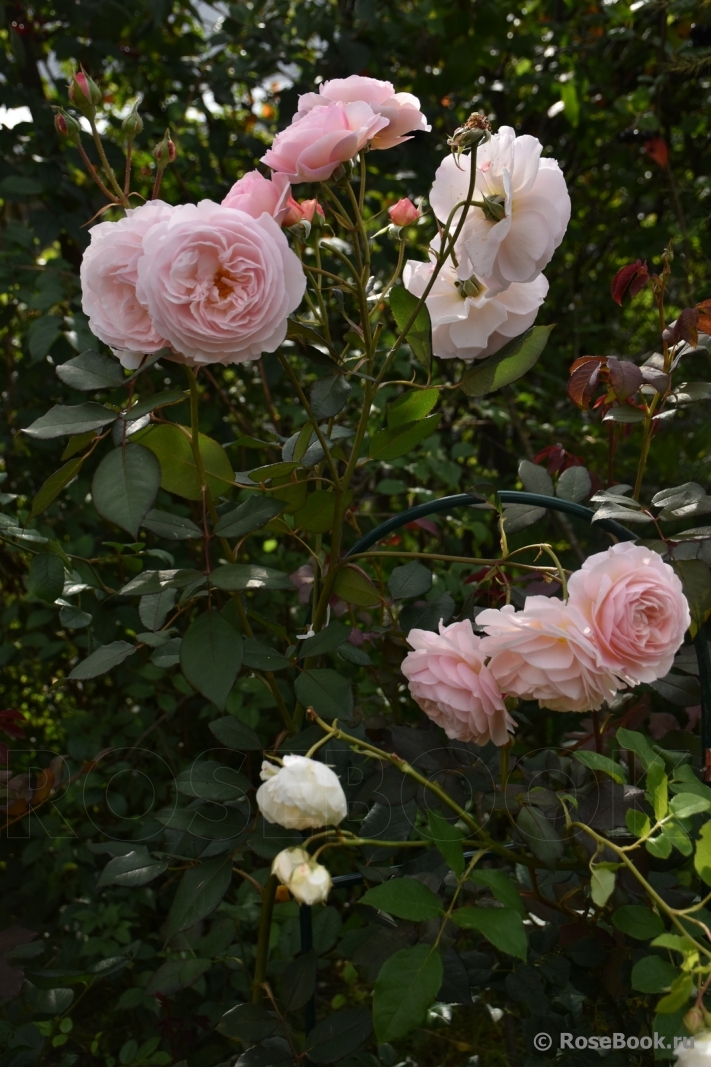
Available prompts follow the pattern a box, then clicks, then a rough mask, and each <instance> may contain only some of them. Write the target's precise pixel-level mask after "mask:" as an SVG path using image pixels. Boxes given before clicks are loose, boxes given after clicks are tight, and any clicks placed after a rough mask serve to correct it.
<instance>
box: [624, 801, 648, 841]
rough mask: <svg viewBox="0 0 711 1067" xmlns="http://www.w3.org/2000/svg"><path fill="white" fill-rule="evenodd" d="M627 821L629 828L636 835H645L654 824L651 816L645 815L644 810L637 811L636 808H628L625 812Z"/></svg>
mask: <svg viewBox="0 0 711 1067" xmlns="http://www.w3.org/2000/svg"><path fill="white" fill-rule="evenodd" d="M625 822H626V824H627V829H628V830H629V832H630V833H631V834H634V836H635V837H645V836H646V835H647V834H648V833H649V831H650V829H651V827H652V824H651V822H650V821H649V816H648V815H645V814H644V812H643V811H636V810H635V808H628V809H627V811H626V812H625Z"/></svg>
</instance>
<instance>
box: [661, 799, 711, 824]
mask: <svg viewBox="0 0 711 1067" xmlns="http://www.w3.org/2000/svg"><path fill="white" fill-rule="evenodd" d="M669 806H670V808H671V810H672V813H673V814H674V815H676V817H677V819H688V818H689V816H691V815H698V814H699V812H702V811H709V809H711V800H708V799H707V798H706V797H698V796H696V794H695V793H677V795H676V796H675V797H672V799H671V804H670V805H669Z"/></svg>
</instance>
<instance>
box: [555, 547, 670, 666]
mask: <svg viewBox="0 0 711 1067" xmlns="http://www.w3.org/2000/svg"><path fill="white" fill-rule="evenodd" d="M568 593H569V603H570V605H571V607H574V608H575V609H576V610H577V611H579V612H580V614H581V615H582V616H584V618H585V619H586V621H587V623H588V625H589V626H590V628H591V630H592V632H593V639H594V641H595V643H596V645H597V648H598V656H599V660H600V663H601V664H603V666H605V667H606V668H607V669H608V670H610V671H612V672H613V673H614V674H617V675H619V677H620V678H622V679H624V681H626V682H628V683H629V684H630V685H636V684H637V683H638V682H653V681H654V679H655V678H663V677H664V675H665V674H667V673H668V672H669V670H670V669H671V666H672V663H673V662H674V653H675V652H676V651H677V649H678V648H679V646H680V645H681V643H682V641H683V640H684V634H685V633H686V630H687V629H688V627H689V623H690V621H691V618H690V615H689V605H688V603H687V601H686V597H685V596H684V592H683V589H682V585H681V582H680V581H679V579H678V578H677V576H676V574H675V573H674V571H673V570H672V568H671V567H670V566H669V564H668V563H665V562H664V561H663V559H662V558H661V557H660V556H659V555H658V554H657V553H656V552H652V550H651V549H649V548H643V547H642V546H641V545H634V544H631V543H630V542H629V541H625V542H624V543H622V544H618V545H613V546H612V547H611V548H608V550H607V552H598V553H596V554H595V555H594V556H590V558H589V559H587V560H586V561H585V563H583V565H582V567H581V568H580V570H579V571H576V572H575V574H573V575H572V576H571V578H570V582H569V583H568Z"/></svg>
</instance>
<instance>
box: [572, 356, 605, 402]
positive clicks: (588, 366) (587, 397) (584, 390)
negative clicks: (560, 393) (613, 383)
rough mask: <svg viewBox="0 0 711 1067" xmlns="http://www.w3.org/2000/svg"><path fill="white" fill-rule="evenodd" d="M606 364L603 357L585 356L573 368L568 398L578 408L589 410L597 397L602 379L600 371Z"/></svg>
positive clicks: (576, 361)
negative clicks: (597, 389)
mask: <svg viewBox="0 0 711 1067" xmlns="http://www.w3.org/2000/svg"><path fill="white" fill-rule="evenodd" d="M604 363H605V360H604V358H603V357H601V356H583V357H582V359H576V360H575V362H574V363H573V366H572V367H571V375H570V379H569V380H568V396H569V397H570V399H571V400H572V401H573V403H574V404H577V405H578V407H581V408H587V407H588V406H589V404H590V401H591V400H592V399H593V397H594V396H595V390H596V388H597V384H598V381H599V378H600V369H601V367H602V366H603V364H604Z"/></svg>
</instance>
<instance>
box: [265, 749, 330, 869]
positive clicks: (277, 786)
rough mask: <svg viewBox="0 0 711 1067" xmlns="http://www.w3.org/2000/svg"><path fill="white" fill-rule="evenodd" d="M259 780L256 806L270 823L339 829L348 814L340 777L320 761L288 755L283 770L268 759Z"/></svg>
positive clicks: (302, 828) (290, 827)
mask: <svg viewBox="0 0 711 1067" xmlns="http://www.w3.org/2000/svg"><path fill="white" fill-rule="evenodd" d="M260 777H261V779H262V783H263V784H262V785H260V787H259V789H258V790H257V806H258V808H259V810H260V811H261V813H262V815H263V816H264V818H265V819H266V820H267V822H271V823H277V824H278V825H279V826H284V827H286V829H287V830H308V829H309V828H312V827H318V826H338V824H339V823H340V822H342V821H343V820H344V819H345V817H346V815H347V814H348V803H347V801H346V795H345V793H344V792H343V786H342V785H341V782H340V780H339V778H338V775H337V774H335V773H334V772H333V771H332V770H331V768H330V767H327V766H326V764H325V763H320V762H319V761H318V760H314V759H309V758H308V756H291V755H289V756H284V765H283V766H282V767H275V766H274V764H273V763H269V762H268V761H267V760H265V761H264V762H263V763H262V770H261V775H260ZM290 888H291V885H290Z"/></svg>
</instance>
